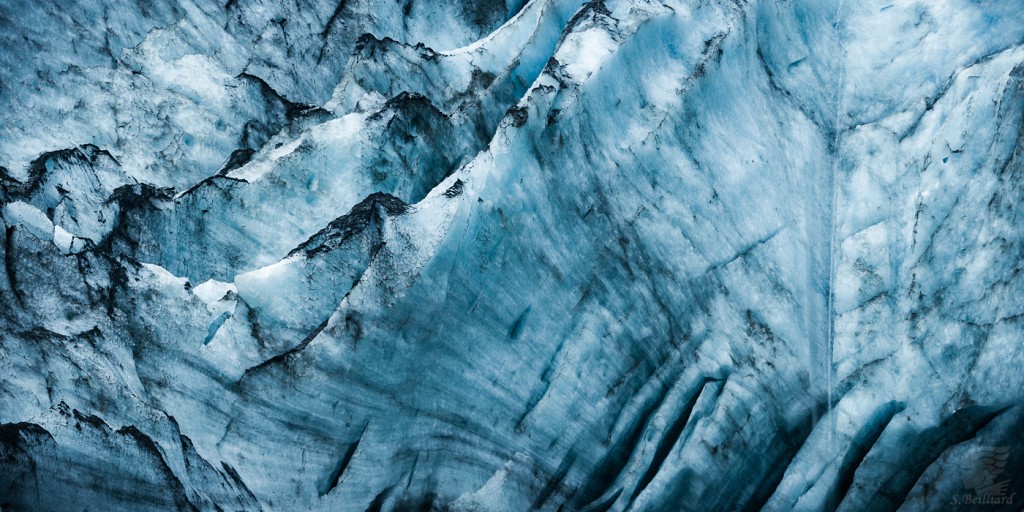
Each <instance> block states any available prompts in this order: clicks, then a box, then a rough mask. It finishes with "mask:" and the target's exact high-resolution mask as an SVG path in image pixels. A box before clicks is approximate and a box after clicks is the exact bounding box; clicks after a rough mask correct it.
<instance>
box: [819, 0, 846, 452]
mask: <svg viewBox="0 0 1024 512" xmlns="http://www.w3.org/2000/svg"><path fill="white" fill-rule="evenodd" d="M842 16H843V0H839V2H838V5H837V6H836V15H835V20H834V21H833V22H832V37H833V41H832V44H833V47H832V51H831V54H832V55H831V57H832V59H833V60H832V65H831V66H830V67H831V72H832V73H831V74H832V76H833V79H834V80H835V83H834V84H833V87H834V89H835V98H834V102H835V117H834V119H833V124H832V141H831V148H830V150H831V153H832V168H831V169H830V170H829V176H828V183H829V191H830V197H829V204H828V210H829V211H828V224H829V226H828V229H829V238H828V300H827V302H828V306H827V309H826V312H825V313H826V318H827V322H828V325H827V331H826V336H825V343H826V346H825V350H824V353H825V354H824V356H825V365H824V366H825V388H826V400H827V401H828V413H827V416H826V417H827V418H828V421H829V452H830V453H831V452H833V451H834V446H833V444H834V442H835V438H836V426H837V417H836V416H837V415H836V414H834V411H833V410H832V409H833V406H834V405H835V404H834V402H833V392H834V390H835V382H834V380H835V368H834V361H833V350H834V347H835V317H836V315H835V302H834V298H835V284H836V264H837V261H836V259H837V255H836V252H837V250H838V248H837V247H836V238H837V233H836V232H837V231H838V229H839V226H840V223H838V222H836V212H837V210H838V200H839V183H841V180H839V174H840V172H841V170H842V166H841V152H840V143H841V136H842V133H843V129H842V113H843V108H844V105H843V87H844V85H845V77H844V73H845V71H846V66H845V62H844V61H845V55H844V49H843V34H842Z"/></svg>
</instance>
